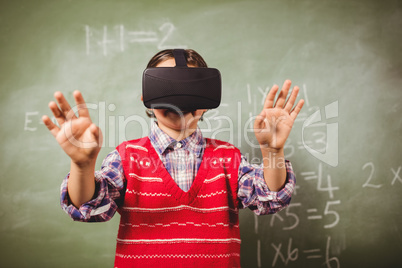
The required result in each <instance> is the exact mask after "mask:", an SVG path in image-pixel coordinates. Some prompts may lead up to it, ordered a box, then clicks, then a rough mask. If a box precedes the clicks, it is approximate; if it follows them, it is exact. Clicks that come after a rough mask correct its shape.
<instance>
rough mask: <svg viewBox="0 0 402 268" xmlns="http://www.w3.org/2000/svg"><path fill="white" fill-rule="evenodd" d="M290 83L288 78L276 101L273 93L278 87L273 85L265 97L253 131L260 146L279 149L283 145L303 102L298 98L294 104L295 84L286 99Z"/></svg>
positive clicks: (296, 88) (296, 89)
mask: <svg viewBox="0 0 402 268" xmlns="http://www.w3.org/2000/svg"><path fill="white" fill-rule="evenodd" d="M291 84H292V82H291V81H290V80H286V81H285V83H284V84H283V86H282V90H281V91H280V93H279V95H278V99H277V100H276V102H275V95H276V93H277V92H278V90H279V87H278V85H274V86H273V87H272V88H271V90H270V91H269V93H268V95H267V97H266V99H265V103H264V108H263V109H262V111H261V113H260V114H259V115H258V116H257V117H256V120H255V122H254V133H255V136H256V138H257V141H258V143H259V144H260V146H261V148H266V149H270V150H273V151H279V150H282V149H283V147H284V146H285V142H286V139H287V138H288V136H289V134H290V131H291V130H292V127H293V123H294V121H295V119H296V117H297V115H298V114H299V112H300V110H301V108H302V107H303V104H304V100H300V101H299V102H298V103H297V104H296V106H294V104H295V101H296V98H297V95H298V93H299V87H297V86H295V87H294V88H293V90H292V92H291V94H290V96H289V98H288V100H287V101H286V96H287V95H288V93H289V89H290V86H291ZM293 106H294V108H293Z"/></svg>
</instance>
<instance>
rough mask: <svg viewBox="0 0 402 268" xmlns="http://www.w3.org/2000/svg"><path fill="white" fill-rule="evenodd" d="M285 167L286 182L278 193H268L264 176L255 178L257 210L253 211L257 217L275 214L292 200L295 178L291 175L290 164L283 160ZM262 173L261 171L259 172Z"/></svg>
mask: <svg viewBox="0 0 402 268" xmlns="http://www.w3.org/2000/svg"><path fill="white" fill-rule="evenodd" d="M285 166H286V182H285V185H284V186H283V188H282V189H281V190H279V191H270V190H269V188H268V185H267V183H266V182H265V180H264V175H263V174H261V175H260V176H256V177H255V179H256V184H257V185H258V186H257V187H256V191H257V198H258V200H259V201H260V202H257V207H258V210H256V211H255V213H256V214H257V215H266V214H273V213H276V212H278V211H280V210H282V209H283V208H285V207H287V206H288V205H289V203H290V200H291V199H292V193H293V191H294V188H295V184H296V178H295V175H294V173H293V169H292V164H291V163H290V162H289V161H288V160H285ZM259 172H262V173H263V170H262V169H261V170H259Z"/></svg>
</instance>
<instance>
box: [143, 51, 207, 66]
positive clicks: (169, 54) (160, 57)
mask: <svg viewBox="0 0 402 268" xmlns="http://www.w3.org/2000/svg"><path fill="white" fill-rule="evenodd" d="M184 52H185V55H186V62H187V65H193V66H195V67H198V68H208V66H207V63H206V62H205V60H204V59H203V58H202V57H201V55H200V54H198V53H197V52H196V51H195V50H192V49H185V50H184ZM168 59H174V55H173V49H165V50H162V51H160V52H158V53H157V54H156V55H155V56H153V57H152V59H151V60H150V61H149V62H148V65H147V68H152V67H156V66H157V65H158V64H159V63H161V62H163V61H165V60H168Z"/></svg>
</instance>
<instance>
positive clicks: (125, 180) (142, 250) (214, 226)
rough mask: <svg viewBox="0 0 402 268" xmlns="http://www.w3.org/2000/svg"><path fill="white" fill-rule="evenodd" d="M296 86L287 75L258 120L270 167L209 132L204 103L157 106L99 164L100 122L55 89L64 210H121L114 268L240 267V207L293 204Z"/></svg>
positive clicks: (168, 58)
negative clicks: (189, 107)
mask: <svg viewBox="0 0 402 268" xmlns="http://www.w3.org/2000/svg"><path fill="white" fill-rule="evenodd" d="M173 54H174V53H173V51H172V50H164V51H161V52H159V53H158V54H156V55H155V56H154V57H153V58H152V59H151V60H150V62H149V64H148V67H174V66H175V65H176V62H175V58H174V55H173ZM185 57H186V63H187V65H188V67H207V66H206V63H205V61H204V60H203V59H202V57H201V56H200V55H199V54H198V53H196V52H195V51H194V50H186V51H185ZM290 86H291V82H290V81H289V80H287V81H285V83H284V85H283V87H282V90H281V92H280V93H279V96H278V98H277V101H276V102H274V99H275V95H276V93H277V92H278V86H276V85H275V86H273V87H272V89H271V91H270V92H269V93H268V95H267V98H266V101H265V104H264V108H263V110H262V111H261V113H260V114H259V115H258V116H257V118H256V120H255V124H254V132H255V135H256V138H257V141H258V142H259V144H260V147H261V152H262V156H263V165H262V166H255V165H250V164H249V163H248V162H247V160H246V159H245V158H244V156H243V155H242V154H241V153H240V151H239V150H238V149H237V148H235V147H234V146H233V145H231V144H228V143H225V142H222V141H218V140H211V139H205V138H203V136H202V133H201V131H200V129H199V128H198V127H197V123H198V121H199V119H200V118H201V117H202V115H203V113H204V112H205V111H206V110H204V109H198V110H193V111H175V110H172V109H152V110H151V111H149V113H150V114H153V116H154V117H155V118H156V122H154V123H153V124H152V126H151V131H150V134H149V136H148V137H144V138H141V139H138V140H133V141H128V142H124V143H122V144H121V145H119V146H118V147H117V148H116V150H115V151H113V152H111V153H110V154H109V155H108V156H107V157H106V159H105V160H104V162H103V164H102V168H101V170H100V171H98V172H95V162H96V158H97V155H98V153H99V151H100V145H101V144H102V134H101V132H100V129H99V128H98V127H97V126H96V125H95V124H93V123H92V122H91V119H90V117H89V113H88V110H87V109H86V106H85V102H84V99H83V97H82V95H81V93H80V92H78V91H76V92H74V98H75V101H76V103H77V106H78V108H79V109H78V114H79V117H76V116H75V115H74V112H72V109H71V107H70V105H69V104H68V103H67V101H66V100H65V98H64V96H63V95H62V94H61V93H60V92H56V93H55V99H56V100H57V102H58V105H59V107H58V106H57V104H56V103H55V102H50V103H49V107H50V109H51V110H52V112H53V114H54V116H55V118H56V119H57V122H58V123H59V125H60V127H58V126H56V125H55V124H53V123H52V121H51V120H50V118H49V117H47V116H44V117H43V122H44V123H45V125H46V126H47V127H48V129H49V130H50V132H51V133H52V134H53V136H54V137H55V138H56V140H57V141H58V143H59V144H60V146H61V147H62V149H63V150H64V151H65V152H66V153H67V155H68V156H69V157H70V158H71V169H70V173H69V175H68V176H67V177H66V178H65V180H64V182H63V185H62V196H61V202H62V207H63V209H64V210H65V211H66V212H67V213H68V214H69V215H70V216H71V217H72V218H73V219H74V220H78V221H85V222H91V221H107V220H109V219H110V218H111V217H112V216H113V215H114V213H115V212H116V211H118V212H119V213H120V214H121V221H120V227H119V233H118V238H117V249H116V257H115V267H143V266H145V265H147V266H151V267H154V266H158V267H160V266H163V267H175V266H178V267H240V232H239V219H238V209H239V208H245V207H248V208H250V209H251V210H253V211H254V212H255V213H256V214H258V215H260V214H269V213H275V212H277V211H279V210H280V209H282V208H284V207H286V206H287V205H288V204H289V202H290V198H291V194H292V192H293V189H294V184H295V177H294V174H293V171H292V168H291V165H290V163H289V162H287V161H285V159H284V151H283V148H284V144H285V141H286V139H287V137H288V136H289V133H290V131H291V128H292V126H293V123H294V120H295V119H296V117H297V115H298V113H299V112H300V110H301V108H302V106H303V100H300V101H299V102H298V103H297V104H296V105H295V106H294V103H295V100H296V97H297V94H298V90H299V89H298V87H294V89H293V91H292V93H291V94H290V97H289V98H288V100H287V101H286V96H287V95H288V92H289V89H290ZM293 106H294V108H293ZM271 163H275V166H273V165H271ZM94 174H95V176H94Z"/></svg>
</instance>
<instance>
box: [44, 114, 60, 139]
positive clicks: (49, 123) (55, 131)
mask: <svg viewBox="0 0 402 268" xmlns="http://www.w3.org/2000/svg"><path fill="white" fill-rule="evenodd" d="M42 121H43V123H44V124H45V126H46V127H47V128H48V129H49V131H50V133H52V135H53V136H54V137H56V136H57V134H58V133H59V131H60V128H59V127H57V126H56V125H55V124H54V123H53V122H52V120H50V118H49V117H48V116H47V115H44V116H42Z"/></svg>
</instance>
